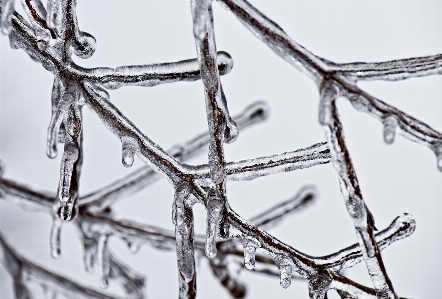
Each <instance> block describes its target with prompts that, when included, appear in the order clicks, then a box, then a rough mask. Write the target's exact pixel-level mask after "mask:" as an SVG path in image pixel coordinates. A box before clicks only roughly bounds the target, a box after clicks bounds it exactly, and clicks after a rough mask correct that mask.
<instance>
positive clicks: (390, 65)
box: [328, 54, 442, 81]
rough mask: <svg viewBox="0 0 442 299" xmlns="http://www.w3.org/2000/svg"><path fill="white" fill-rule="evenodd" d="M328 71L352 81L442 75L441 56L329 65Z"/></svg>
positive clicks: (396, 79) (394, 79)
mask: <svg viewBox="0 0 442 299" xmlns="http://www.w3.org/2000/svg"><path fill="white" fill-rule="evenodd" d="M328 70H329V71H333V72H336V73H337V74H338V75H343V76H345V77H347V78H349V79H350V80H353V81H359V80H384V81H398V80H404V79H409V78H415V77H422V76H430V75H440V74H442V54H436V55H431V56H424V57H416V58H406V59H397V60H390V61H383V62H373V63H370V62H368V63H367V62H353V63H330V64H329V68H328Z"/></svg>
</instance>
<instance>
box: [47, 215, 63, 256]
mask: <svg viewBox="0 0 442 299" xmlns="http://www.w3.org/2000/svg"><path fill="white" fill-rule="evenodd" d="M61 225H62V223H61V220H60V219H59V218H54V219H53V220H52V229H51V242H50V246H51V256H52V258H53V259H59V258H60V255H61V246H60V233H61Z"/></svg>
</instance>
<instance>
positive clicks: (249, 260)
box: [242, 237, 260, 270]
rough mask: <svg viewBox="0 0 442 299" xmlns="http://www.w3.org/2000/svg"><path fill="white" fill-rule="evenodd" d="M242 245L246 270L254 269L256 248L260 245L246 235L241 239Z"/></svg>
mask: <svg viewBox="0 0 442 299" xmlns="http://www.w3.org/2000/svg"><path fill="white" fill-rule="evenodd" d="M242 245H243V247H244V266H245V267H246V268H247V269H248V270H253V269H255V254H256V249H257V248H258V247H260V244H259V242H258V241H257V240H256V239H254V238H252V237H246V238H243V239H242Z"/></svg>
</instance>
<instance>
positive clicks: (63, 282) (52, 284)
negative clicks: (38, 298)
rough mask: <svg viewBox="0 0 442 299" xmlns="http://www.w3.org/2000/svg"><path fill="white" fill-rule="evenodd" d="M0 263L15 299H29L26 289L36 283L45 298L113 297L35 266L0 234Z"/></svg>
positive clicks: (109, 298)
mask: <svg viewBox="0 0 442 299" xmlns="http://www.w3.org/2000/svg"><path fill="white" fill-rule="evenodd" d="M0 262H1V263H2V264H3V265H4V266H5V268H6V270H7V272H8V273H9V274H10V275H11V277H12V279H13V281H14V291H15V296H16V298H31V295H32V293H31V291H30V289H28V288H27V285H29V283H37V284H38V285H40V286H41V287H42V288H43V291H44V292H45V293H46V294H47V295H49V294H50V295H51V296H48V297H47V298H57V297H58V295H62V296H64V297H65V298H79V299H91V298H93V299H112V298H114V297H111V296H108V295H105V294H102V293H99V292H96V291H94V290H92V289H89V288H88V287H86V286H83V285H80V284H78V283H75V282H74V281H72V279H68V278H65V277H63V276H60V275H57V274H55V273H52V272H50V271H48V270H46V269H44V268H42V267H40V266H37V265H36V264H34V263H32V262H30V261H28V260H27V259H25V258H23V257H21V256H20V255H19V254H18V253H17V252H16V251H15V250H14V249H13V248H12V247H11V245H9V244H8V243H7V242H6V240H5V239H4V237H3V236H2V234H1V233H0Z"/></svg>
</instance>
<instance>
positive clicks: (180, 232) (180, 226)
mask: <svg viewBox="0 0 442 299" xmlns="http://www.w3.org/2000/svg"><path fill="white" fill-rule="evenodd" d="M194 203H195V201H193V200H192V196H191V187H190V186H188V185H184V184H183V185H180V186H178V187H177V188H176V190H175V199H174V201H173V207H172V222H173V224H174V225H175V238H176V256H177V264H178V278H179V295H178V297H179V298H180V299H184V298H195V297H196V269H195V250H194V246H193V243H194V238H195V233H194V223H193V211H192V206H193V204H194Z"/></svg>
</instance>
